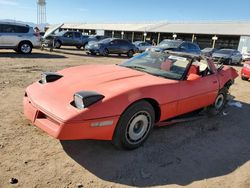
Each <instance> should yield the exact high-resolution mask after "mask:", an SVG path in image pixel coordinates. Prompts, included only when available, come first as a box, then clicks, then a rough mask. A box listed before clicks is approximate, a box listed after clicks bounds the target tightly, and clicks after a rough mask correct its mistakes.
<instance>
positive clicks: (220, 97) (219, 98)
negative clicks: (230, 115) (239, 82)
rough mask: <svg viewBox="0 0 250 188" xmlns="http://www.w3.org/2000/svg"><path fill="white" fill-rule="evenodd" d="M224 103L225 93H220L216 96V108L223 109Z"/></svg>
mask: <svg viewBox="0 0 250 188" xmlns="http://www.w3.org/2000/svg"><path fill="white" fill-rule="evenodd" d="M223 104H224V95H223V94H219V95H218V96H217V98H216V101H215V104H214V106H215V109H217V110H219V109H221V107H222V106H223Z"/></svg>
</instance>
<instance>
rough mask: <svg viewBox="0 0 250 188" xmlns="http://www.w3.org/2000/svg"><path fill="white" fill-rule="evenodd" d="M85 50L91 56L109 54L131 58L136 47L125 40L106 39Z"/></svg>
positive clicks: (91, 44) (90, 45)
mask: <svg viewBox="0 0 250 188" xmlns="http://www.w3.org/2000/svg"><path fill="white" fill-rule="evenodd" d="M86 50H87V51H88V52H89V53H91V54H92V55H96V54H99V55H103V56H108V55H109V54H118V55H121V54H126V55H127V56H128V57H133V55H134V53H136V50H137V49H136V47H135V45H133V44H132V43H131V42H129V41H128V40H125V39H116V38H107V39H104V40H101V41H99V42H95V43H90V44H88V46H87V47H86Z"/></svg>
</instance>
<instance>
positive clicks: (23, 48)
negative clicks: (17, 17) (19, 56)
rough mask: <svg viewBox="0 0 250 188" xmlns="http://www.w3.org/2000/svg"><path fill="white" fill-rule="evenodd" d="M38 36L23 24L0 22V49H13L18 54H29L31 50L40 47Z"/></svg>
mask: <svg viewBox="0 0 250 188" xmlns="http://www.w3.org/2000/svg"><path fill="white" fill-rule="evenodd" d="M40 46H41V42H40V36H39V34H38V33H35V31H34V29H33V28H32V27H30V26H28V25H25V24H19V23H12V22H0V49H13V50H15V51H16V52H18V53H23V54H30V53H31V52H32V48H36V47H40Z"/></svg>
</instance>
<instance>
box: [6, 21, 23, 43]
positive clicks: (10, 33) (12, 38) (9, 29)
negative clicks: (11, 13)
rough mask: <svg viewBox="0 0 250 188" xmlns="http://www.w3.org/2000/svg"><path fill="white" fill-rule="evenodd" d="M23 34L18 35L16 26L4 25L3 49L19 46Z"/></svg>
mask: <svg viewBox="0 0 250 188" xmlns="http://www.w3.org/2000/svg"><path fill="white" fill-rule="evenodd" d="M21 37H22V36H21V34H20V35H19V34H17V33H16V27H15V25H11V24H3V25H2V33H1V38H2V41H1V42H2V46H3V47H14V46H17V45H18V43H19V41H20V39H19V38H21Z"/></svg>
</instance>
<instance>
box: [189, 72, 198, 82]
mask: <svg viewBox="0 0 250 188" xmlns="http://www.w3.org/2000/svg"><path fill="white" fill-rule="evenodd" d="M198 78H200V76H199V75H198V74H192V73H191V74H189V75H188V77H187V80H188V81H194V80H197V79H198Z"/></svg>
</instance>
